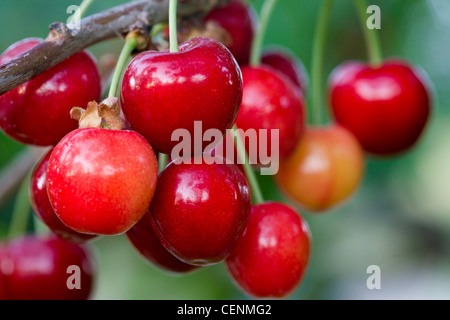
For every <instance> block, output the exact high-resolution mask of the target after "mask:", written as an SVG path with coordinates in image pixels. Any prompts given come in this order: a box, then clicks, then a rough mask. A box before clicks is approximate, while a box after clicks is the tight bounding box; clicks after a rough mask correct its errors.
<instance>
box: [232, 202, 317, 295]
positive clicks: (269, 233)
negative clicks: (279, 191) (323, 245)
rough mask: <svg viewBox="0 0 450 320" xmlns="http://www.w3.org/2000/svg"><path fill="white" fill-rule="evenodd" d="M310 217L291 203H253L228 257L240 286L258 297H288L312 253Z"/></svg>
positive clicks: (233, 275)
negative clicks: (234, 247)
mask: <svg viewBox="0 0 450 320" xmlns="http://www.w3.org/2000/svg"><path fill="white" fill-rule="evenodd" d="M310 241H311V240H310V233H309V228H308V225H307V223H306V221H304V220H303V218H302V217H301V216H300V215H299V214H298V213H297V212H296V211H295V210H294V209H292V208H291V207H289V206H287V205H285V204H281V203H274V202H269V203H263V204H259V205H256V206H253V207H252V211H251V213H250V217H249V220H248V225H247V228H246V230H245V233H244V235H243V236H242V238H241V240H240V241H239V243H238V245H237V247H236V249H235V250H234V251H233V252H232V254H231V255H230V256H229V257H228V258H227V260H226V263H227V267H228V271H229V272H230V274H231V276H232V277H233V279H234V280H235V281H236V283H237V284H238V286H239V287H240V288H241V289H242V290H244V291H245V292H246V293H247V294H249V295H251V296H254V297H258V298H284V297H286V296H288V295H289V294H291V293H292V292H293V291H294V290H295V289H296V288H297V287H298V285H299V284H300V282H301V280H302V278H303V276H304V274H305V271H306V268H307V265H308V261H309V256H310Z"/></svg>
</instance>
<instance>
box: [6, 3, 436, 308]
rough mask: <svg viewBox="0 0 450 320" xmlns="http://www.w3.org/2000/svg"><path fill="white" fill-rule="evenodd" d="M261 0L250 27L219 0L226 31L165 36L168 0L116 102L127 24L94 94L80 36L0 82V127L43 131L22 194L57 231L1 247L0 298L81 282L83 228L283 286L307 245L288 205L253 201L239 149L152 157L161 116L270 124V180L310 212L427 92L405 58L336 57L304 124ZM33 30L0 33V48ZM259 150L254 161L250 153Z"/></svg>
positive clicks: (413, 130) (175, 120)
mask: <svg viewBox="0 0 450 320" xmlns="http://www.w3.org/2000/svg"><path fill="white" fill-rule="evenodd" d="M275 3H276V1H275V0H267V1H266V2H265V4H264V7H263V10H262V13H261V26H260V29H258V28H256V15H255V13H254V12H253V10H252V9H251V8H250V7H248V6H247V5H245V4H244V3H243V2H242V1H241V0H232V1H231V2H230V3H229V4H228V5H227V6H225V7H222V8H217V9H214V10H213V11H212V12H210V13H209V14H208V15H207V16H206V17H205V18H204V19H203V23H204V25H208V24H210V25H211V24H212V25H213V26H214V28H215V30H218V29H220V30H221V34H222V35H224V34H225V35H226V36H225V37H222V38H221V39H222V41H223V44H222V43H220V42H219V41H217V40H216V39H213V38H211V37H204V36H202V37H193V38H189V39H185V41H184V42H183V43H182V44H181V45H180V46H178V42H177V41H178V40H177V34H176V30H177V28H176V19H175V18H174V17H176V16H175V14H176V1H171V10H170V12H171V18H170V26H169V28H168V31H169V33H170V50H162V51H153V50H150V51H144V52H142V53H140V54H138V55H137V56H136V57H135V58H134V59H133V60H132V62H131V63H130V64H129V65H128V66H127V68H126V70H125V72H124V75H123V79H122V82H121V90H120V106H119V99H118V98H117V96H118V94H117V91H118V90H117V87H118V84H119V82H120V81H119V80H120V75H121V74H122V68H121V65H122V64H124V62H126V59H127V58H128V56H129V55H130V54H131V53H132V52H133V51H135V50H137V49H139V47H140V42H141V40H142V37H141V34H140V33H139V32H131V33H130V34H129V35H128V36H127V39H126V44H125V46H124V49H123V51H122V54H121V57H120V58H119V62H118V65H117V69H116V72H115V76H114V77H113V80H112V83H111V87H110V91H109V95H108V98H107V99H106V100H104V101H102V102H100V91H101V85H100V76H99V73H98V71H97V66H96V63H95V60H94V59H93V57H92V56H90V55H89V54H88V53H86V52H80V53H78V54H76V55H74V56H73V57H72V58H70V59H68V60H66V61H65V62H63V63H61V64H59V65H57V66H56V67H54V68H52V69H50V70H48V71H46V72H44V73H43V74H42V75H40V76H39V77H37V78H35V79H33V80H30V81H29V82H27V83H25V84H23V85H21V86H20V87H18V88H16V89H14V90H12V91H10V92H8V93H6V94H4V95H2V96H0V127H1V128H2V130H3V131H4V132H5V133H6V134H7V135H9V136H11V137H12V138H14V139H16V140H18V141H20V142H22V143H25V144H33V145H38V146H51V147H52V148H51V149H50V150H49V151H48V152H47V154H46V155H45V156H44V157H43V158H42V160H41V161H40V162H39V163H38V165H37V166H36V167H35V169H34V171H33V173H32V177H31V186H30V195H31V203H32V207H33V209H34V211H35V213H36V215H37V216H38V217H39V218H40V219H41V220H42V221H43V222H44V223H45V224H46V226H47V227H48V228H49V229H50V230H51V231H52V232H53V233H54V234H55V235H56V236H57V237H55V236H51V237H44V238H42V237H38V236H32V237H26V238H23V239H18V240H15V241H12V242H9V243H7V244H5V246H4V247H3V248H2V249H0V298H4V299H34V298H49V299H53V298H54V297H57V298H78V299H79V298H87V297H88V294H89V291H90V288H91V282H92V274H93V271H92V268H93V267H92V266H93V262H92V261H91V260H92V257H91V256H90V255H89V251H88V250H87V249H86V248H85V247H84V246H85V243H86V242H89V241H92V240H93V239H96V238H98V237H99V236H114V235H120V234H124V233H126V235H127V237H128V239H129V240H130V242H131V244H132V245H133V246H134V247H135V248H136V249H137V250H138V251H139V252H140V253H141V254H142V256H143V257H145V258H146V259H147V260H148V261H149V262H151V263H152V264H153V265H156V266H158V267H159V268H161V269H163V270H165V271H168V272H172V273H187V272H192V271H194V270H198V269H200V268H203V267H206V266H208V265H212V264H216V263H220V262H225V263H226V265H227V268H228V271H229V273H230V275H231V277H232V278H233V279H234V281H235V282H236V283H237V285H238V286H239V287H240V288H242V290H243V291H245V292H246V293H247V294H249V295H251V296H254V297H277V298H283V297H286V296H288V295H289V294H291V293H292V292H293V291H294V290H295V289H296V288H297V287H298V285H299V284H300V282H301V280H302V278H303V276H304V274H305V272H306V270H307V265H308V261H309V256H310V247H311V236H310V232H309V228H308V225H307V223H306V221H305V220H304V219H303V217H302V216H301V215H300V214H299V213H298V212H297V210H296V209H294V207H293V206H290V205H287V204H285V203H279V202H266V201H264V199H263V196H262V194H261V191H260V189H259V186H258V183H257V179H256V178H255V172H254V171H253V170H252V169H251V167H250V165H249V163H248V161H244V165H243V167H238V166H237V165H236V164H231V163H229V162H225V163H220V164H219V163H216V162H214V161H210V160H211V159H212V157H213V154H212V153H211V152H210V151H205V152H204V153H202V154H194V153H192V154H189V155H184V156H186V157H188V158H189V159H191V160H192V161H190V162H181V163H180V162H179V161H176V160H177V159H171V160H173V161H171V162H170V163H169V164H167V158H168V156H167V155H168V154H169V153H170V152H171V150H172V149H173V148H174V147H175V145H176V143H177V142H176V141H173V140H172V134H173V132H174V131H175V130H177V129H180V128H182V129H185V130H187V131H188V132H190V133H191V134H192V136H193V135H194V134H195V132H194V131H195V128H194V123H195V122H196V121H201V123H202V130H203V132H202V133H205V132H206V131H207V130H208V129H218V130H220V132H222V134H223V135H224V134H225V133H226V130H227V129H230V128H231V127H233V126H234V125H235V126H236V127H237V128H240V129H243V130H248V129H255V130H259V129H268V130H269V132H273V131H271V130H278V133H279V154H280V170H279V172H278V173H277V175H276V177H275V179H276V181H277V183H278V185H279V187H280V189H281V190H283V191H284V193H285V194H286V195H287V196H288V198H290V199H291V200H293V202H294V203H295V204H296V205H299V206H300V207H302V208H305V209H307V210H309V211H311V212H322V211H324V210H329V209H330V208H332V207H335V206H336V205H338V204H340V203H342V202H343V201H344V200H345V199H348V198H349V196H350V195H351V194H353V193H354V191H355V190H356V188H357V187H358V185H359V184H360V182H361V179H362V176H363V172H364V153H365V152H366V153H369V154H372V155H376V156H384V155H392V154H397V153H400V152H403V151H405V150H407V149H409V148H410V147H412V146H413V145H414V144H415V142H416V141H417V140H418V138H419V137H420V135H421V133H422V131H423V129H424V127H425V125H426V123H427V120H428V117H429V113H430V108H431V102H430V93H429V89H428V88H427V84H426V82H425V80H424V78H423V77H422V75H421V73H420V72H418V71H417V70H416V68H415V67H413V66H412V65H410V64H408V63H407V62H405V61H401V60H396V61H386V62H382V61H381V60H379V61H372V62H371V63H370V64H363V63H356V62H348V63H344V64H343V65H342V66H340V67H338V68H337V69H336V70H335V71H334V72H333V74H332V75H331V77H330V81H329V93H330V105H331V111H332V115H333V116H334V123H332V124H329V125H326V126H320V125H319V124H320V121H315V124H314V125H313V126H307V125H306V123H305V122H306V121H305V119H306V115H305V113H306V112H305V105H306V103H305V98H304V97H305V95H306V94H307V93H308V91H309V90H308V84H307V76H306V73H305V69H304V67H303V65H302V64H301V62H300V61H299V60H298V59H296V58H295V57H294V55H293V54H292V53H290V52H289V51H288V50H287V49H283V48H281V49H280V48H277V49H271V50H268V51H265V52H262V53H261V44H262V40H263V36H264V29H265V27H266V24H267V21H268V18H269V15H270V12H271V10H272V9H273V7H274V6H275ZM331 4H332V1H330V0H326V1H325V2H324V6H323V9H322V11H321V15H320V17H319V24H318V33H317V37H316V41H317V43H316V44H317V46H315V49H317V51H315V55H314V57H315V59H316V60H315V62H314V67H313V69H314V70H316V71H317V72H315V74H313V79H312V91H313V99H312V105H313V108H314V109H312V110H313V112H314V113H315V112H318V111H319V112H320V109H321V108H322V106H321V105H320V104H321V101H320V94H321V92H320V86H319V85H318V83H320V77H319V76H320V59H321V56H322V51H323V45H322V46H320V44H321V41H323V39H324V32H323V29H324V26H325V22H326V21H327V19H328V15H329V11H330V7H331ZM164 32H165V31H162V33H163V34H164ZM224 39H225V40H224ZM40 41H42V40H38V39H26V40H23V41H21V42H19V43H16V44H14V45H13V46H11V47H10V48H9V49H7V50H6V52H5V53H4V54H3V55H2V56H1V58H0V63H4V62H6V61H9V60H10V59H12V58H14V57H16V56H18V55H20V54H22V53H24V52H26V51H27V50H29V49H30V48H32V47H34V46H35V45H37V44H38V43H39V42H40ZM252 43H253V47H252V46H251V44H252ZM321 50H322V51H321ZM375 60H376V59H375ZM98 102H100V103H98ZM76 106H82V107H85V106H87V107H86V108H74V107H76ZM124 117H125V118H126V120H125V119H124ZM40 119H42V121H40ZM74 119H75V120H78V129H76V128H77V121H75V120H74ZM38 120H39V121H38ZM316 120H317V117H316ZM257 132H259V131H257ZM269 136H270V134H269ZM227 139H233V140H234V139H235V138H234V137H232V136H229V135H227V136H225V138H224V140H227ZM258 139H259V137H258ZM269 141H271V139H269ZM205 146H207V144H205V145H204V147H205ZM236 149H237V150H238V154H239V156H240V157H241V158H244V160H245V159H247V157H248V156H251V155H252V154H251V153H252V152H256V153H257V155H259V153H258V148H256V150H253V149H252V148H250V146H249V141H247V143H245V141H242V139H241V138H240V137H237V138H236ZM267 149H268V150H270V147H268V148H267ZM192 150H193V148H192ZM223 156H224V157H227V156H228V155H227V154H225V155H223ZM228 158H229V157H228ZM231 160H235V157H234V156H233V158H232V159H231ZM258 160H259V161H258V163H257V164H256V165H255V167H260V166H262V165H263V164H264V163H265V162H264V159H260V158H258ZM252 195H253V201H252ZM25 263H30V264H31V265H32V266H34V267H33V268H35V270H34V269H33V268H30V269H27V267H26V265H25ZM42 264H45V265H46V266H47V267H48V268H40V267H39V266H40V265H42ZM69 265H80V266H81V265H82V266H83V270H82V271H83V274H82V278H83V279H84V280H83V281H85V282H83V290H82V291H79V292H77V291H71V290H68V289H67V287H66V286H65V285H66V279H67V276H66V273H65V272H66V268H67V267H68V266H69ZM32 269H33V270H32ZM22 270H24V271H22ZM65 276H66V277H65ZM43 283H50V284H51V285H42V284H43ZM43 291H45V292H47V291H48V292H47V293H48V296H47V295H42V292H43Z"/></svg>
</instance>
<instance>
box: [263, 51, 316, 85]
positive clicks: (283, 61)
mask: <svg viewBox="0 0 450 320" xmlns="http://www.w3.org/2000/svg"><path fill="white" fill-rule="evenodd" d="M261 62H262V64H264V65H267V66H270V67H272V68H274V69H276V70H278V71H280V72H281V73H283V74H284V75H285V76H287V77H288V78H289V79H291V81H292V82H293V83H294V84H295V85H296V86H297V87H298V88H299V89H300V90H302V92H303V93H305V92H306V90H307V88H308V76H307V75H306V69H305V66H304V65H303V63H302V62H301V61H300V60H298V59H297V58H296V57H295V56H294V54H292V53H291V52H289V51H288V50H287V49H284V48H273V49H269V50H266V51H264V52H263V55H262V58H261Z"/></svg>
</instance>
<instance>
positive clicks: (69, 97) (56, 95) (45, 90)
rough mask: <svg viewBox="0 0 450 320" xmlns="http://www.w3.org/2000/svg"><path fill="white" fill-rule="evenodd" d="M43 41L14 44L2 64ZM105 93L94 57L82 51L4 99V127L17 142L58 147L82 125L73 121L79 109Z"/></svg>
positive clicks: (0, 123) (0, 111)
mask: <svg viewBox="0 0 450 320" xmlns="http://www.w3.org/2000/svg"><path fill="white" fill-rule="evenodd" d="M42 41H43V40H42V39H36V38H31V39H25V40H22V41H20V42H17V43H15V44H13V45H12V46H11V47H9V48H8V49H7V50H6V51H5V52H4V53H3V55H2V56H1V57H0V64H3V63H6V62H8V61H10V60H11V59H13V58H14V57H16V56H18V55H20V54H22V53H24V52H26V51H28V50H30V49H31V48H33V47H35V46H37V45H38V44H39V43H41V42H42ZM100 94H101V83H100V75H99V72H98V69H97V64H96V62H95V60H94V58H93V57H92V56H91V55H90V54H88V53H87V52H85V51H83V52H79V53H76V54H75V55H73V56H72V57H70V58H69V59H67V60H65V61H64V62H61V63H60V64H58V65H56V66H55V67H53V68H51V69H50V70H48V71H46V72H44V73H43V74H41V75H39V76H38V77H36V78H34V79H32V80H30V81H28V82H26V83H24V84H22V85H21V86H19V87H17V88H15V89H13V90H11V91H9V92H7V93H5V94H3V95H2V96H0V128H1V129H2V130H3V131H4V132H5V133H6V134H7V135H9V136H10V137H12V138H13V139H15V140H17V141H19V142H22V143H25V144H32V145H39V146H49V145H56V144H57V143H58V141H59V140H61V139H62V138H63V137H64V136H65V135H66V134H67V133H69V132H70V131H72V130H74V129H76V128H77V125H78V123H77V122H76V121H74V120H72V119H71V118H70V110H71V109H72V108H73V107H75V106H80V107H83V108H84V107H85V106H86V105H87V103H88V102H89V101H92V100H98V99H99V98H100Z"/></svg>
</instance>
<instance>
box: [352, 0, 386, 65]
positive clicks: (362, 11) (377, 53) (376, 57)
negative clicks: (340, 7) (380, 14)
mask: <svg viewBox="0 0 450 320" xmlns="http://www.w3.org/2000/svg"><path fill="white" fill-rule="evenodd" d="M354 1H355V5H356V9H357V10H358V14H359V19H360V20H361V27H362V29H363V31H364V36H365V39H366V45H367V50H368V54H369V60H370V63H371V64H372V65H374V66H378V65H380V64H381V63H382V62H383V54H382V50H381V43H380V38H379V37H378V31H377V30H376V29H373V30H371V29H369V28H368V27H367V8H368V6H367V3H366V1H365V0H354Z"/></svg>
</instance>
